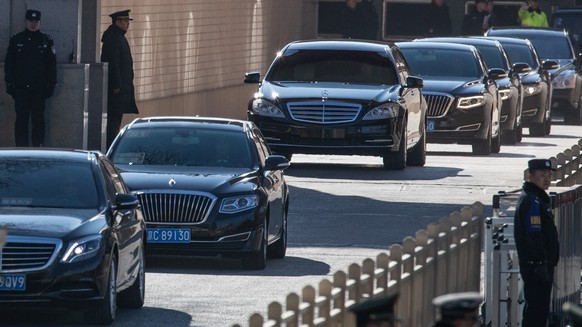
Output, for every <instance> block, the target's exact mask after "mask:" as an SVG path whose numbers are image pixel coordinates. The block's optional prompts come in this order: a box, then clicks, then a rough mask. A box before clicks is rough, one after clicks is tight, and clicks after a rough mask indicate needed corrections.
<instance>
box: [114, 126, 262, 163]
mask: <svg viewBox="0 0 582 327" xmlns="http://www.w3.org/2000/svg"><path fill="white" fill-rule="evenodd" d="M251 153H252V152H251V148H250V145H249V143H248V141H247V137H246V135H245V134H244V133H243V132H242V131H241V132H239V131H229V130H213V129H204V128H202V129H197V128H190V127H188V128H181V127H180V128H171V127H168V128H151V129H146V128H144V129H129V130H127V131H125V133H124V134H123V135H122V137H121V139H120V140H119V143H118V144H117V145H116V147H115V149H114V150H113V152H112V153H111V154H110V157H111V160H112V161H113V163H114V164H126V165H161V166H210V167H238V168H242V167H247V168H251V167H252V165H253V164H254V161H253V160H254V157H253V156H252V155H251Z"/></svg>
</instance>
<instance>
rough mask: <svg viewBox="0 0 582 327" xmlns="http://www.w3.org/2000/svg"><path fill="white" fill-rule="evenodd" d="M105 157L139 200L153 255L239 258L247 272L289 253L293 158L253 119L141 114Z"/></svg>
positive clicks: (149, 252)
mask: <svg viewBox="0 0 582 327" xmlns="http://www.w3.org/2000/svg"><path fill="white" fill-rule="evenodd" d="M107 155H108V156H109V157H110V158H111V160H112V161H113V163H114V164H115V165H116V167H117V168H118V169H119V170H120V171H121V175H122V176H123V178H124V180H125V181H126V182H127V184H128V186H129V188H130V190H131V192H132V193H133V194H135V195H136V196H137V197H138V198H139V201H140V203H141V206H142V208H143V212H144V217H145V220H146V226H147V245H146V247H147V251H148V254H152V255H166V254H168V255H192V256H224V257H234V258H241V259H242V264H243V266H244V267H245V268H247V269H264V268H265V263H266V260H267V258H283V257H285V253H286V249H287V211H288V207H289V189H288V187H287V184H286V182H285V177H284V174H283V170H285V169H286V168H287V167H289V161H288V160H287V159H286V158H285V157H284V156H281V155H274V154H272V153H271V150H270V148H269V146H268V145H267V143H266V142H265V140H264V138H263V136H262V134H261V131H260V130H259V129H258V128H257V127H256V126H255V125H254V124H253V123H252V122H249V121H242V120H234V119H226V118H210V117H208V118H205V117H147V118H138V119H136V120H134V121H133V122H131V123H130V124H128V125H127V126H125V127H124V128H123V129H122V131H121V132H120V133H119V135H118V136H117V138H116V139H115V141H114V142H113V144H112V146H111V148H110V149H109V151H108V153H107Z"/></svg>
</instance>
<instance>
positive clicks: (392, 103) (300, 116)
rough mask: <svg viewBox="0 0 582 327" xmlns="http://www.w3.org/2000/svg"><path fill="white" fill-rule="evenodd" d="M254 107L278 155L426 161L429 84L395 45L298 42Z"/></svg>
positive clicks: (272, 71) (278, 61) (396, 165)
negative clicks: (426, 93)
mask: <svg viewBox="0 0 582 327" xmlns="http://www.w3.org/2000/svg"><path fill="white" fill-rule="evenodd" d="M244 82H245V83H260V86H259V89H258V91H257V92H256V93H255V95H254V97H253V98H252V99H251V100H250V101H249V105H248V119H249V120H251V121H253V122H254V123H255V124H256V125H257V126H258V127H259V128H260V129H261V131H262V133H263V135H264V136H265V139H266V140H267V142H268V143H269V145H270V147H271V148H272V149H273V151H275V152H277V153H280V154H283V155H285V156H287V157H288V158H290V157H291V155H292V154H293V153H307V154H343V155H370V156H381V157H383V161H384V167H385V168H389V169H404V167H406V166H407V165H409V166H423V165H424V164H425V161H426V132H425V123H426V103H425V101H424V98H423V96H422V94H421V88H422V83H423V81H422V79H420V78H417V77H413V76H411V74H410V71H409V68H408V64H407V63H406V61H405V59H404V56H403V55H402V53H401V52H400V50H399V49H398V47H396V46H395V45H394V44H386V43H373V42H364V41H354V40H312V41H302V42H299V41H298V42H292V43H290V44H288V45H286V46H285V47H284V48H283V49H282V50H281V51H280V52H279V54H278V55H277V57H276V58H275V60H274V61H273V63H272V64H271V67H269V69H268V70H267V73H266V75H265V78H264V80H263V81H260V73H258V72H253V73H247V74H246V76H245V80H244Z"/></svg>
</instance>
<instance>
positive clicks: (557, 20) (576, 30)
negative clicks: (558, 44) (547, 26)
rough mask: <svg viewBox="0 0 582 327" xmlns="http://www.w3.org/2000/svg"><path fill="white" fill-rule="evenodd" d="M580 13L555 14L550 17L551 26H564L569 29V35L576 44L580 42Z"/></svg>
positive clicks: (581, 25)
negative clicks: (551, 20)
mask: <svg viewBox="0 0 582 327" xmlns="http://www.w3.org/2000/svg"><path fill="white" fill-rule="evenodd" d="M581 16H582V13H580V14H578V15H568V14H565V15H560V14H555V15H554V17H553V18H552V19H553V21H554V24H553V26H554V27H559V28H565V29H567V30H568V31H569V33H570V35H571V36H572V38H573V39H574V43H577V44H578V45H580V44H582V38H581V35H582V19H580V17H581Z"/></svg>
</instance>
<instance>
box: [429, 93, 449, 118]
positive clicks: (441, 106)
mask: <svg viewBox="0 0 582 327" xmlns="http://www.w3.org/2000/svg"><path fill="white" fill-rule="evenodd" d="M424 98H425V99H426V104H427V107H428V110H427V116H428V117H442V116H444V115H445V114H446V113H447V111H448V110H449V107H450V106H451V104H452V103H453V97H452V96H449V95H442V94H426V93H425V94H424Z"/></svg>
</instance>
